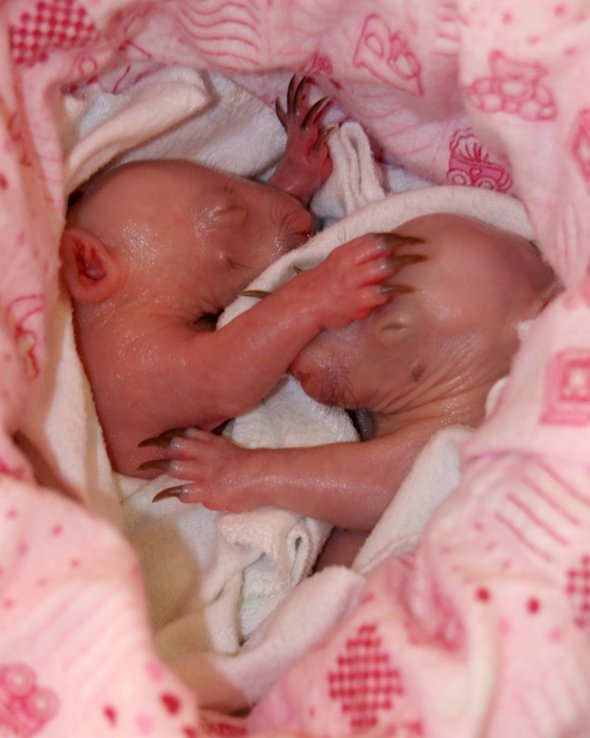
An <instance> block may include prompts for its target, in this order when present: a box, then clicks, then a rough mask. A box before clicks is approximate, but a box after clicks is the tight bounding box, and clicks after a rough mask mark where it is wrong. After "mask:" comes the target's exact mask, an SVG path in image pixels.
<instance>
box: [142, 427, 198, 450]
mask: <svg viewBox="0 0 590 738" xmlns="http://www.w3.org/2000/svg"><path fill="white" fill-rule="evenodd" d="M185 430H186V428H170V430H167V431H164V432H163V433H160V435H159V436H154V437H153V438H146V439H144V440H143V441H140V442H139V443H138V444H137V445H138V447H139V448H144V447H145V446H160V447H162V448H167V447H168V446H169V445H170V441H171V440H172V439H173V438H177V437H178V436H184V432H185Z"/></svg>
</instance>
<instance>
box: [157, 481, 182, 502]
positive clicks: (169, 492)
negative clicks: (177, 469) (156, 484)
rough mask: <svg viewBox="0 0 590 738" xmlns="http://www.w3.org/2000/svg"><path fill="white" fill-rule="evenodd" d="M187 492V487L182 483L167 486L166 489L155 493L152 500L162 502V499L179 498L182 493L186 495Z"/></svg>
mask: <svg viewBox="0 0 590 738" xmlns="http://www.w3.org/2000/svg"><path fill="white" fill-rule="evenodd" d="M186 492H187V490H186V487H185V486H184V485H182V484H179V485H177V486H176V487H166V489H163V490H160V492H158V494H157V495H154V497H153V498H152V502H160V500H169V499H171V498H175V499H178V498H179V497H182V495H185V494H186Z"/></svg>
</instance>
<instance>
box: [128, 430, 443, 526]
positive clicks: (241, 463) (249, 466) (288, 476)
mask: <svg viewBox="0 0 590 738" xmlns="http://www.w3.org/2000/svg"><path fill="white" fill-rule="evenodd" d="M431 432H432V428H431V427H430V426H424V425H421V426H419V427H418V426H414V427H408V428H406V429H403V430H402V431H399V432H396V433H394V434H391V435H388V436H384V437H381V438H375V439H373V440H371V441H366V442H354V441H353V442H345V443H333V444H326V445H321V446H307V447H303V448H295V447H293V448H243V447H241V446H238V445H237V444H235V443H233V441H231V440H229V439H228V438H223V437H221V436H216V435H215V434H213V433H209V432H207V431H201V430H195V429H193V428H190V429H187V430H186V431H178V430H176V431H170V432H169V433H164V434H162V435H161V436H159V437H157V438H151V439H147V440H146V441H144V442H143V444H142V445H144V446H146V447H154V448H156V447H157V448H158V450H159V451H160V453H161V454H162V455H163V458H160V459H157V460H154V461H148V462H146V463H145V464H142V467H141V471H144V472H152V473H153V472H160V473H163V472H165V473H167V474H169V475H170V476H172V477H175V478H177V479H179V480H181V481H179V484H178V485H176V486H174V487H169V488H167V489H165V490H163V491H162V492H160V493H159V494H158V495H156V497H155V499H154V501H158V500H161V499H166V498H173V497H174V498H177V499H178V500H179V501H181V502H184V503H194V502H200V503H202V504H203V505H205V506H206V507H208V508H210V509H212V510H227V511H229V512H244V511H246V510H252V509H255V508H257V507H260V506H262V505H274V506H276V507H279V508H282V509H284V510H291V511H293V512H296V513H299V514H301V515H307V516H310V517H313V518H316V519H317V520H323V521H324V522H327V523H330V524H331V525H334V526H337V527H339V528H344V529H347V530H356V531H369V530H371V529H372V528H373V526H374V525H375V523H376V522H377V520H378V519H379V518H380V516H381V515H382V513H383V511H384V510H385V508H386V507H387V506H388V505H389V503H390V502H391V499H392V497H393V495H394V494H395V492H396V491H397V489H398V487H399V485H400V484H401V482H402V481H403V479H404V477H405V476H406V474H407V473H408V471H409V470H410V468H411V466H412V464H413V462H414V458H415V456H416V454H417V453H418V451H419V450H420V448H421V447H422V446H423V444H424V443H425V442H426V440H427V439H428V437H429V435H430V433H431Z"/></svg>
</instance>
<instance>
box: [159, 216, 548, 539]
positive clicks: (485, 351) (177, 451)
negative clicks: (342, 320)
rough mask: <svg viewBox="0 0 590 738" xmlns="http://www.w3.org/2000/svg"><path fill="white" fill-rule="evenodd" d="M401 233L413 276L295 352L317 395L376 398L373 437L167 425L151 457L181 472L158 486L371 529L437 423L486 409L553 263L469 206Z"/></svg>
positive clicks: (539, 303) (544, 291)
mask: <svg viewBox="0 0 590 738" xmlns="http://www.w3.org/2000/svg"><path fill="white" fill-rule="evenodd" d="M397 235H398V236H399V238H400V239H401V240H403V239H404V238H406V237H410V236H411V238H408V242H410V241H411V242H412V243H411V246H409V245H406V246H403V247H402V248H401V249H400V250H399V252H398V256H399V257H403V255H404V254H408V253H409V251H411V254H412V255H413V256H412V258H411V259H410V260H409V262H410V263H408V264H407V266H406V267H405V270H404V279H405V280H406V281H408V282H410V283H411V285H412V287H413V289H412V290H408V291H406V293H405V294H404V293H403V292H400V293H399V294H398V296H397V297H396V299H395V300H391V301H390V302H388V303H387V304H385V305H383V306H382V307H379V308H377V309H376V310H374V311H372V312H371V313H370V314H369V315H368V316H367V317H365V318H364V319H361V320H358V321H356V322H354V323H351V324H350V325H347V326H342V327H340V328H337V329H334V328H331V329H327V330H325V331H323V332H322V333H321V334H320V335H318V336H317V337H315V338H314V339H313V340H312V341H311V342H310V343H308V344H307V346H305V347H304V348H302V350H301V351H300V352H299V353H298V355H297V356H296V357H294V359H293V360H292V361H291V363H290V371H291V372H292V374H293V375H294V376H295V377H296V378H297V379H298V380H299V381H300V382H301V384H302V386H303V389H304V390H305V392H306V393H307V394H309V395H310V396H311V397H313V398H315V399H317V400H319V401H320V402H322V403H326V404H330V405H336V406H341V407H344V408H348V409H354V408H356V409H365V410H366V411H368V413H369V414H370V417H371V418H372V421H373V426H374V436H373V438H372V439H371V440H368V441H367V442H364V443H338V444H332V445H328V446H316V447H306V448H283V449H245V448H241V447H239V446H237V445H236V444H234V443H232V441H230V440H229V439H227V438H224V437H220V436H218V435H214V434H212V433H208V432H206V431H204V430H194V429H189V430H187V431H185V432H184V433H179V432H172V433H169V434H164V436H163V437H161V438H159V439H151V440H148V442H147V443H148V444H149V443H155V444H158V445H160V446H163V447H164V455H165V456H166V457H167V458H168V459H169V461H168V463H166V462H162V461H159V462H157V467H156V468H159V469H160V470H166V471H167V472H168V474H171V475H172V476H175V477H178V478H179V479H182V480H184V481H183V482H182V483H181V484H179V485H178V486H177V487H173V488H170V489H169V490H166V491H164V492H163V493H161V496H163V497H169V496H177V497H178V499H179V500H182V501H183V502H197V501H198V502H202V503H203V504H205V505H206V506H207V507H210V508H213V509H224V510H232V511H243V510H248V509H251V508H254V507H257V506H259V505H265V504H273V505H277V506H279V507H282V508H286V509H289V510H294V511H297V512H300V513H303V514H307V515H310V516H313V517H315V518H320V519H322V520H325V521H327V522H329V523H332V524H333V525H335V526H338V527H339V528H342V529H347V530H353V531H368V530H370V529H371V528H372V527H373V526H374V524H375V523H376V521H377V520H378V518H379V517H380V515H381V514H382V512H383V511H384V509H385V508H386V506H387V505H388V504H389V502H390V500H391V499H392V497H393V495H394V494H395V492H396V490H397V489H398V487H399V485H400V483H401V482H402V481H403V479H404V477H405V476H406V474H407V473H408V471H409V469H410V467H411V466H412V463H413V461H414V459H415V457H416V455H417V453H418V452H419V451H420V449H421V448H422V447H423V445H424V444H425V443H426V441H427V440H428V439H429V438H430V437H431V436H432V434H433V433H434V432H435V431H437V430H438V429H440V428H442V427H443V426H446V425H451V424H464V425H468V426H477V425H478V424H479V423H481V421H482V420H483V418H484V413H485V403H486V397H487V395H488V392H489V390H490V388H491V387H492V385H493V384H494V383H495V382H496V381H497V380H498V379H499V378H501V377H502V376H504V375H506V374H507V372H508V371H509V367H510V363H511V358H512V356H513V354H514V352H515V350H516V349H517V347H518V344H519V333H518V327H519V325H520V324H521V323H523V321H526V320H528V319H531V318H533V317H534V316H536V315H537V313H538V312H539V311H540V310H541V308H542V307H543V306H544V305H545V304H546V302H547V301H548V299H549V298H550V297H551V295H552V294H553V293H554V292H555V290H556V281H555V277H554V275H553V273H552V271H551V270H550V269H549V267H548V266H547V265H546V264H545V263H544V262H543V260H542V259H541V257H540V255H539V252H538V251H537V249H536V248H535V247H534V246H533V245H532V244H531V243H530V242H529V241H527V240H525V239H524V238H522V237H520V236H517V235H515V234H512V233H508V232H506V231H502V230H499V229H498V228H495V227H492V226H490V225H487V224H485V223H483V222H481V221H479V220H475V219H472V218H466V217H460V216H457V215H451V214H433V215H428V216H423V217H420V218H417V219H415V220H413V221H411V222H408V223H406V224H404V225H403V226H402V227H400V228H399V229H397ZM416 257H421V258H416ZM267 299H269V300H270V299H271V298H267Z"/></svg>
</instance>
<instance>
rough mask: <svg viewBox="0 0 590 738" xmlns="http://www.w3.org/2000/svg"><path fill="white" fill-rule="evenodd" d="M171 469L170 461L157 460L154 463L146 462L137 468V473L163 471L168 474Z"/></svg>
mask: <svg viewBox="0 0 590 738" xmlns="http://www.w3.org/2000/svg"><path fill="white" fill-rule="evenodd" d="M169 469H170V461H167V460H166V459H157V460H152V461H144V462H143V464H140V465H139V466H138V467H137V471H161V472H167V471H168V470H169Z"/></svg>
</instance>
